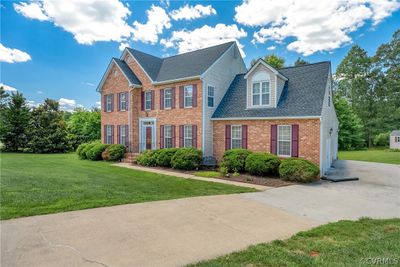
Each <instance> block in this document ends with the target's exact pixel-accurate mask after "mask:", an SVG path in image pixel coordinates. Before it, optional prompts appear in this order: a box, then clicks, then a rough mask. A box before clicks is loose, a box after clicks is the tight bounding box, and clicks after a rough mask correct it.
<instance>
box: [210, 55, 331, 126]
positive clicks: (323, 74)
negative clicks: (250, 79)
mask: <svg viewBox="0 0 400 267" xmlns="http://www.w3.org/2000/svg"><path fill="white" fill-rule="evenodd" d="M278 71H279V72H280V73H281V74H282V75H284V76H285V77H287V78H288V81H286V83H285V86H284V88H283V91H282V95H281V97H280V99H279V102H278V105H277V107H276V108H258V109H247V110H246V99H247V98H246V80H245V79H244V75H245V74H238V75H237V76H236V77H235V78H234V80H233V81H232V83H231V85H230V87H229V89H228V91H227V92H226V94H225V96H224V97H223V99H222V100H221V103H220V104H219V106H218V107H217V109H216V110H215V112H214V114H213V116H212V118H245V117H252V118H254V117H260V118H261V117H291V116H320V115H321V112H322V104H323V100H324V95H325V88H326V83H327V79H328V78H329V75H330V62H326V61H325V62H319V63H314V64H308V65H303V66H297V67H288V68H282V69H278Z"/></svg>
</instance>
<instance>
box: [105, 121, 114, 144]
mask: <svg viewBox="0 0 400 267" xmlns="http://www.w3.org/2000/svg"><path fill="white" fill-rule="evenodd" d="M108 131H110V134H109V132H108ZM109 138H110V141H109ZM113 141H114V140H113V133H112V125H110V124H107V125H106V143H107V144H112V143H113Z"/></svg>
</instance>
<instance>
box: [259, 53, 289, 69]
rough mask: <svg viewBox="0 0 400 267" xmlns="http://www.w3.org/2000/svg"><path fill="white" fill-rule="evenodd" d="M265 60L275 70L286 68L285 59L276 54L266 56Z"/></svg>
mask: <svg viewBox="0 0 400 267" xmlns="http://www.w3.org/2000/svg"><path fill="white" fill-rule="evenodd" d="M264 60H265V62H267V63H268V65H270V66H272V67H274V68H275V69H280V68H283V67H284V66H285V59H284V58H283V57H279V56H277V55H275V54H271V55H267V56H265V57H264Z"/></svg>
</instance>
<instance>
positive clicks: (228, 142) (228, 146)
mask: <svg viewBox="0 0 400 267" xmlns="http://www.w3.org/2000/svg"><path fill="white" fill-rule="evenodd" d="M229 149H231V126H230V125H225V150H229Z"/></svg>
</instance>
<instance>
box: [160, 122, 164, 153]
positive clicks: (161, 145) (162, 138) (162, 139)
mask: <svg viewBox="0 0 400 267" xmlns="http://www.w3.org/2000/svg"><path fill="white" fill-rule="evenodd" d="M160 148H164V125H160Z"/></svg>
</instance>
